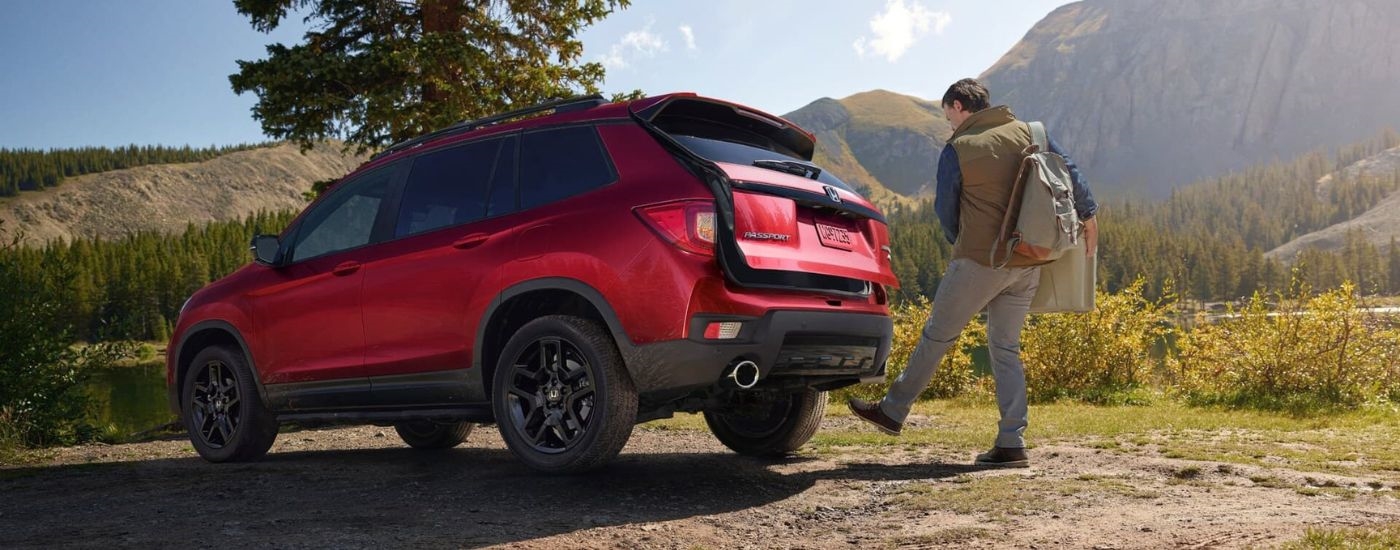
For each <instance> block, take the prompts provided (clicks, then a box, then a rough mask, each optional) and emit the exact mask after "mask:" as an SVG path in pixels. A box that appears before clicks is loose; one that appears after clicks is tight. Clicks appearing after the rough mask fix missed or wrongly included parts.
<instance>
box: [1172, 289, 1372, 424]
mask: <svg viewBox="0 0 1400 550" xmlns="http://www.w3.org/2000/svg"><path fill="white" fill-rule="evenodd" d="M1354 293H1355V287H1354V285H1352V284H1351V283H1345V284H1343V285H1342V286H1341V287H1340V288H1337V289H1333V290H1331V291H1328V292H1324V293H1322V294H1318V295H1316V296H1311V292H1310V289H1309V288H1308V287H1307V286H1306V285H1297V286H1296V288H1295V290H1294V292H1292V293H1291V294H1292V295H1291V296H1284V295H1278V296H1275V297H1273V301H1274V302H1276V303H1278V304H1280V308H1279V309H1278V310H1276V311H1270V310H1269V308H1268V307H1267V304H1268V302H1269V301H1270V300H1269V299H1267V298H1266V297H1265V296H1264V295H1263V294H1259V293H1256V294H1255V295H1254V297H1253V298H1252V299H1251V300H1250V301H1249V303H1248V304H1247V305H1245V307H1244V308H1243V309H1242V310H1240V311H1238V312H1236V311H1233V310H1231V311H1230V312H1229V313H1228V314H1227V315H1226V316H1225V318H1223V319H1221V320H1219V321H1218V322H1215V323H1199V324H1198V325H1197V326H1196V328H1195V329H1194V330H1192V331H1190V332H1188V333H1187V334H1186V335H1185V336H1184V337H1183V338H1182V339H1181V341H1180V342H1179V343H1178V346H1179V348H1180V352H1179V354H1178V357H1177V358H1176V359H1175V360H1173V361H1171V371H1172V374H1173V376H1174V378H1175V386H1176V387H1177V389H1179V390H1180V391H1181V392H1182V393H1183V394H1185V395H1186V396H1187V397H1188V398H1189V399H1190V400H1192V401H1193V402H1197V403H1215V404H1227V405H1234V406H1250V407H1260V408H1267V409H1287V410H1293V411H1307V410H1311V409H1319V408H1333V407H1343V408H1351V407H1357V406H1360V405H1362V404H1365V403H1367V402H1372V401H1382V400H1388V401H1400V330H1397V328H1396V326H1395V323H1394V322H1393V321H1387V320H1386V319H1384V318H1382V317H1379V316H1376V315H1373V314H1369V313H1366V312H1363V311H1359V310H1358V309H1357V300H1356V298H1355V296H1354Z"/></svg>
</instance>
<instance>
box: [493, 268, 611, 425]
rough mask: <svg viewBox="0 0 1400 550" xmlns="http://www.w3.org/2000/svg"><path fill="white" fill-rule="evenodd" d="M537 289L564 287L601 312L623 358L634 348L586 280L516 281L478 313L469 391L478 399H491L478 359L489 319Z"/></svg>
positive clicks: (543, 279)
mask: <svg viewBox="0 0 1400 550" xmlns="http://www.w3.org/2000/svg"><path fill="white" fill-rule="evenodd" d="M538 290H564V291H568V292H572V293H574V294H577V295H579V296H582V297H583V299H584V300H587V301H588V303H589V304H591V305H592V306H593V309H595V310H597V311H598V314H599V315H602V317H603V322H604V323H605V324H607V327H608V332H610V333H611V334H612V337H613V341H614V342H615V343H616V344H617V348H618V351H620V352H622V356H623V357H624V358H626V357H628V353H629V352H630V351H631V350H632V349H633V348H634V347H635V346H634V344H633V343H632V339H631V338H630V337H628V336H627V331H626V329H624V328H623V327H622V321H620V320H618V317H617V312H616V311H614V310H613V308H612V305H611V304H609V303H608V300H607V299H606V298H604V297H603V293H602V292H599V291H598V290H597V289H595V288H593V287H592V286H591V285H589V284H588V283H585V282H583V281H580V280H578V279H571V278H568V277H544V278H540V279H530V280H528V281H523V282H520V283H516V284H514V285H511V286H510V287H507V288H506V289H505V290H502V291H501V292H500V293H499V294H497V295H496V298H495V299H494V300H492V301H491V305H490V306H487V308H486V311H485V312H483V313H482V315H481V321H480V322H479V323H477V326H476V339H475V345H474V346H472V368H473V370H475V371H476V372H477V373H478V374H477V376H476V377H475V381H476V382H477V383H478V385H477V387H475V388H472V390H473V392H474V393H478V397H480V398H481V400H482V401H490V400H491V396H490V395H487V393H486V388H488V387H490V385H491V381H490V380H486V379H485V374H486V369H485V367H486V365H485V363H484V362H483V359H482V352H483V350H484V348H485V343H486V329H487V327H489V326H490V324H491V319H492V318H493V317H495V316H496V313H497V312H498V311H499V310H500V307H501V306H502V305H504V304H505V303H506V302H508V301H510V300H511V299H512V298H515V297H517V296H520V295H522V294H526V293H529V292H534V291H538ZM629 372H630V369H629Z"/></svg>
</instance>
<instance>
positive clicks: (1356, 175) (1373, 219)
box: [1268, 147, 1400, 261]
mask: <svg viewBox="0 0 1400 550" xmlns="http://www.w3.org/2000/svg"><path fill="white" fill-rule="evenodd" d="M1367 178H1371V179H1386V178H1388V179H1391V180H1392V181H1394V180H1400V147H1394V148H1391V149H1387V150H1385V151H1382V152H1381V153H1379V154H1376V155H1373V156H1370V157H1367V158H1364V159H1361V160H1359V161H1357V162H1355V163H1352V164H1351V165H1349V166H1347V167H1345V168H1343V169H1341V170H1339V171H1337V172H1334V173H1332V174H1328V175H1326V176H1323V177H1322V178H1321V179H1319V180H1317V188H1318V193H1319V194H1320V195H1325V194H1326V193H1327V192H1328V191H1329V190H1330V189H1331V187H1332V186H1334V185H1336V184H1337V183H1338V182H1346V181H1357V180H1361V179H1367ZM1352 232H1359V233H1360V235H1361V236H1362V237H1363V238H1365V239H1366V240H1367V241H1368V242H1370V243H1371V244H1372V245H1375V246H1376V248H1377V249H1381V250H1384V249H1385V247H1388V246H1390V239H1392V238H1400V192H1394V193H1391V194H1390V196H1389V197H1387V198H1386V199H1385V200H1383V201H1381V202H1380V203H1379V204H1377V205H1376V206H1374V207H1372V208H1370V209H1369V210H1367V211H1365V212H1364V213H1362V214H1361V215H1359V216H1356V217H1354V218H1352V219H1349V220H1347V221H1344V222H1342V223H1338V224H1336V225H1332V226H1330V227H1327V228H1325V229H1321V230H1318V231H1313V232H1311V233H1308V234H1306V235H1303V236H1301V237H1298V238H1296V239H1293V240H1292V241H1289V242H1287V243H1285V244H1283V245H1282V246H1279V247H1278V248H1275V249H1273V250H1270V251H1269V252H1268V256H1269V257H1271V258H1277V259H1280V260H1284V261H1291V260H1292V259H1293V258H1294V257H1296V256H1297V255H1298V253H1299V252H1301V251H1302V250H1304V249H1308V248H1316V249H1321V250H1340V249H1341V248H1342V247H1343V246H1345V245H1346V239H1347V235H1348V234H1350V233H1352Z"/></svg>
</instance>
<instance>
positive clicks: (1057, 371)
mask: <svg viewBox="0 0 1400 550" xmlns="http://www.w3.org/2000/svg"><path fill="white" fill-rule="evenodd" d="M1142 289H1143V281H1142V279H1138V280H1137V281H1135V282H1133V284H1131V285H1129V286H1128V287H1127V288H1124V289H1123V290H1122V291H1120V292H1118V293H1117V294H1108V293H1104V292H1099V294H1098V296H1097V298H1096V302H1097V303H1096V305H1097V308H1096V309H1095V310H1094V311H1093V312H1090V313H1083V314H1079V313H1050V314H1044V315H1033V316H1032V317H1031V320H1030V322H1029V324H1028V326H1027V327H1026V329H1025V331H1024V332H1022V334H1021V359H1022V361H1023V362H1024V363H1025V366H1026V385H1027V391H1028V392H1029V397H1030V399H1031V400H1032V401H1053V400H1056V399H1061V398H1073V399H1079V400H1083V401H1088V402H1091V403H1104V404H1107V403H1123V402H1133V401H1137V400H1140V399H1141V396H1142V395H1144V394H1145V393H1146V392H1145V390H1146V389H1147V388H1148V387H1149V384H1150V383H1151V382H1152V381H1153V380H1152V377H1153V365H1154V361H1153V360H1152V350H1153V347H1154V346H1157V345H1158V343H1159V342H1162V341H1163V340H1164V339H1165V338H1167V337H1168V335H1170V334H1171V333H1172V332H1174V330H1175V329H1173V328H1172V326H1171V324H1170V323H1169V318H1168V314H1169V312H1170V310H1171V306H1172V305H1173V303H1174V300H1173V298H1172V297H1171V296H1170V294H1168V295H1167V296H1166V297H1164V298H1162V299H1159V300H1155V301H1154V300H1149V299H1147V298H1145V297H1144V296H1143V292H1142Z"/></svg>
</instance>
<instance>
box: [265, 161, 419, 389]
mask: <svg viewBox="0 0 1400 550" xmlns="http://www.w3.org/2000/svg"><path fill="white" fill-rule="evenodd" d="M397 172H398V169H397V168H396V167H392V166H391V167H386V168H384V169H380V170H375V171H373V172H370V173H367V174H364V175H362V176H358V177H356V178H355V179H353V180H349V181H346V182H343V183H342V184H340V185H338V186H336V187H335V188H334V189H332V190H331V191H330V192H329V194H328V195H327V196H326V197H325V199H324V200H322V201H321V202H319V203H318V204H316V205H315V206H313V207H312V210H311V211H309V212H307V213H306V215H305V216H303V217H302V219H301V221H300V222H299V223H298V226H297V228H296V229H295V230H293V231H291V232H290V233H289V235H288V237H287V238H289V239H291V243H289V246H288V251H287V254H289V255H290V260H289V263H288V264H287V265H284V266H282V267H279V268H277V269H275V270H274V275H273V277H274V278H275V279H274V280H275V281H276V282H274V283H273V284H269V285H267V286H266V287H263V288H261V289H259V290H258V291H257V292H256V293H254V294H252V295H249V300H250V302H251V305H252V308H253V312H254V318H253V322H254V323H256V325H257V334H258V335H259V337H260V338H261V339H262V346H261V349H263V350H264V357H262V358H260V361H259V362H260V364H259V368H260V370H261V371H263V372H262V374H263V377H264V382H265V383H268V384H284V383H314V382H324V381H328V380H336V379H349V378H355V377H363V376H364V373H363V371H362V369H363V366H364V345H365V331H364V320H363V318H362V311H361V309H362V308H361V305H362V297H361V293H362V291H363V283H364V272H363V271H362V267H363V262H364V261H365V257H366V256H367V255H368V254H369V253H371V252H372V250H371V249H372V248H373V246H371V245H373V244H375V243H376V242H378V241H382V240H384V239H383V235H382V233H383V232H384V229H383V228H382V227H377V222H378V221H379V220H380V219H381V210H383V207H384V206H385V204H384V203H385V198H386V197H387V196H388V193H389V190H390V189H391V186H392V184H393V182H394V178H395V177H396V175H397ZM379 225H382V224H379Z"/></svg>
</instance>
